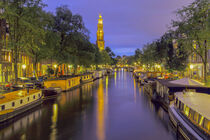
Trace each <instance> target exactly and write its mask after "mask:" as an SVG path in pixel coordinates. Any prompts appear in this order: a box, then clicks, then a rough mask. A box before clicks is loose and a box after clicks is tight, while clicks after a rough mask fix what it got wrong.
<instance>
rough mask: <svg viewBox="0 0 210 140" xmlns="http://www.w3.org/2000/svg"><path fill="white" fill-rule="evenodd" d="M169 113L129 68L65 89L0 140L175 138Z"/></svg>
mask: <svg viewBox="0 0 210 140" xmlns="http://www.w3.org/2000/svg"><path fill="white" fill-rule="evenodd" d="M168 122H169V120H168V114H167V113H166V112H165V111H164V110H163V109H162V108H161V107H160V106H158V105H154V104H153V103H152V102H151V101H150V99H149V97H148V95H147V94H146V93H144V88H143V87H141V86H140V85H139V83H137V82H136V81H135V79H134V78H133V76H132V73H130V72H127V71H125V70H121V69H120V70H119V71H117V72H113V75H112V76H107V77H104V78H103V79H99V80H97V81H95V82H92V83H88V84H85V85H83V86H81V87H80V88H77V89H74V90H71V91H69V92H66V93H62V94H61V95H60V96H59V97H58V98H57V99H54V100H50V101H48V102H45V103H44V104H43V105H42V108H38V109H36V110H34V111H33V112H32V113H28V114H27V115H25V116H24V117H22V118H20V119H19V120H17V121H15V122H14V123H12V124H11V125H8V126H7V127H5V128H2V129H1V130H0V139H5V140H7V139H9V140H13V139H14V140H19V139H29V140H35V139H40V140H47V139H51V140H56V139H58V140H65V139H69V140H74V139H75V140H116V139H120V140H127V139H132V140H135V139H157V138H158V139H168V140H170V139H174V134H173V132H172V129H171V127H170V125H169V123H168Z"/></svg>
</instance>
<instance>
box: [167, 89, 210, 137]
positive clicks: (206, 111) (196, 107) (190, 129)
mask: <svg viewBox="0 0 210 140" xmlns="http://www.w3.org/2000/svg"><path fill="white" fill-rule="evenodd" d="M175 98H176V99H175V101H174V104H172V105H170V107H169V117H170V120H171V122H172V123H173V124H174V126H175V127H176V129H177V132H178V134H181V135H182V136H183V137H184V138H185V139H204V140H209V139H210V107H209V103H210V95H209V94H205V93H197V92H177V93H175Z"/></svg>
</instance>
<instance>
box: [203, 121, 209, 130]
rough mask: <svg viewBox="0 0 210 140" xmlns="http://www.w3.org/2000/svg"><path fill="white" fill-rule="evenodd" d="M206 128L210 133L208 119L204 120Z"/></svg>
mask: <svg viewBox="0 0 210 140" xmlns="http://www.w3.org/2000/svg"><path fill="white" fill-rule="evenodd" d="M204 128H205V129H206V130H207V131H210V121H209V120H208V119H206V118H205V119H204Z"/></svg>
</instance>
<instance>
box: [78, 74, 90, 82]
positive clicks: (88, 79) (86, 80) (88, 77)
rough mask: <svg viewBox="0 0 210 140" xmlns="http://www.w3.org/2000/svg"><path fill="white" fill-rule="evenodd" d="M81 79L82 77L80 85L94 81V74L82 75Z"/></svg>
mask: <svg viewBox="0 0 210 140" xmlns="http://www.w3.org/2000/svg"><path fill="white" fill-rule="evenodd" d="M79 77H80V83H81V84H84V83H88V82H92V81H93V73H92V72H90V73H85V74H81V75H79Z"/></svg>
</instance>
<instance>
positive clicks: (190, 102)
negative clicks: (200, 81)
mask: <svg viewBox="0 0 210 140" xmlns="http://www.w3.org/2000/svg"><path fill="white" fill-rule="evenodd" d="M176 97H178V99H179V100H180V101H181V102H183V103H184V104H186V105H187V106H188V107H190V108H192V109H193V110H195V111H196V112H198V113H200V114H201V115H203V116H204V117H206V118H207V119H210V106H209V103H210V95H209V94H204V93H197V92H187V93H185V94H183V92H177V93H176Z"/></svg>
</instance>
